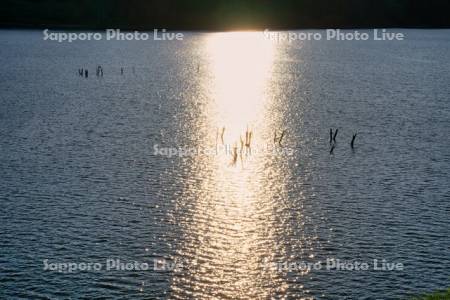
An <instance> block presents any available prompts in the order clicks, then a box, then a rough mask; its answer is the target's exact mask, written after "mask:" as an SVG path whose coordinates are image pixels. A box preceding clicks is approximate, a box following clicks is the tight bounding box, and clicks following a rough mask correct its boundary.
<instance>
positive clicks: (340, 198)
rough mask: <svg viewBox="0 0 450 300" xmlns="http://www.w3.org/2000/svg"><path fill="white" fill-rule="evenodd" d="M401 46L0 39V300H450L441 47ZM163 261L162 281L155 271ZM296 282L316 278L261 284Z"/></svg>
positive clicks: (420, 40) (415, 35) (448, 167)
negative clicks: (246, 146)
mask: <svg viewBox="0 0 450 300" xmlns="http://www.w3.org/2000/svg"><path fill="white" fill-rule="evenodd" d="M403 32H404V33H405V34H406V40H405V41H402V42H399V41H398V42H374V41H365V42H336V41H311V42H308V41H305V42H300V41H296V42H292V43H281V44H276V43H273V42H270V41H268V40H265V39H264V38H263V36H262V33H185V39H184V41H182V42H173V41H172V42H169V41H166V42H155V41H142V42H111V41H109V42H107V41H93V42H74V43H71V44H69V43H62V44H59V43H56V42H49V41H43V40H42V32H41V31H18V30H2V31H0V66H1V72H0V91H1V93H0V153H1V155H0V170H1V172H0V197H1V202H0V219H1V223H0V266H1V268H0V298H5V299H14V298H27V299H31V298H33V299H34V298H36V299H48V298H51V299H68V298H72V299H76V298H86V299H109V298H121V299H123V298H125V297H128V298H132V299H165V298H169V299H269V298H275V299H279V298H286V299H302V298H305V299H402V298H405V297H408V296H409V295H412V294H417V293H422V292H426V291H431V290H435V289H441V288H445V287H447V286H449V285H450V257H449V254H450V238H449V236H450V223H449V222H450V221H449V219H450V218H449V216H450V184H449V179H450V176H449V174H450V151H449V148H450V135H449V132H450V103H449V101H450V100H449V99H450V98H449V97H450V84H449V82H450V31H449V30H404V31H403ZM98 64H100V65H102V66H103V69H104V76H103V77H102V78H97V77H96V76H95V67H96V66H97V65H98ZM121 67H123V68H124V74H123V75H121V74H120V68H121ZM78 68H88V69H89V71H90V73H89V78H82V77H79V76H78V75H77V70H78ZM222 127H225V131H224V134H223V144H224V145H226V146H227V147H228V148H227V149H228V151H225V150H224V149H223V148H222V139H221V137H220V132H221V130H222V129H221V128H222ZM330 128H339V132H338V135H337V137H336V140H337V142H336V147H335V149H334V152H333V154H332V155H330V154H329V151H330V143H329V137H328V136H329V129H330ZM283 130H286V134H285V136H284V138H283V141H282V146H281V147H280V146H279V145H277V143H275V144H274V142H273V140H274V134H275V132H277V135H278V137H279V136H280V134H281V131H283ZM246 131H247V132H250V131H251V132H252V141H251V148H252V152H251V154H248V153H245V152H244V153H243V154H242V155H240V154H238V152H240V150H239V148H240V143H241V142H240V139H243V140H245V133H246ZM217 132H219V134H217ZM355 132H357V133H358V135H357V138H356V141H355V149H354V151H352V149H351V148H350V146H349V142H350V140H351V137H352V134H353V133H355ZM244 142H245V141H244ZM155 145H157V146H155ZM216 146H217V147H219V150H218V151H217V154H214V153H215V152H214V153H211V151H210V152H208V153H206V152H207V151H208V150H211V149H216ZM155 147H159V148H158V149H160V150H161V149H163V148H164V147H175V148H181V147H185V148H186V149H196V150H199V149H200V150H201V151H202V153H200V154H198V155H190V156H183V157H180V156H173V157H170V158H169V157H167V156H164V155H161V154H162V152H163V151H162V152H161V151H155ZM235 147H236V148H237V149H238V150H237V151H236V161H235V163H233V155H234V151H235V150H233V149H234V148H235ZM268 148H271V149H272V148H275V149H277V150H283V151H287V152H283V153H281V154H280V152H275V153H274V152H273V151H268V150H267V149H268ZM45 259H48V262H49V263H67V262H75V263H88V262H92V263H100V264H102V269H101V270H98V271H92V270H91V271H77V272H72V273H61V272H57V271H51V270H44V263H43V261H44V260H45ZM107 259H119V260H120V261H122V262H133V261H137V262H140V263H148V264H149V265H150V269H149V270H132V271H130V270H116V269H114V270H109V271H108V270H106V260H107ZM162 259H165V261H166V262H170V263H176V264H177V266H178V267H177V268H175V270H154V269H153V263H154V261H155V260H159V261H161V260H162ZM374 259H378V260H382V259H384V260H386V261H387V262H389V263H401V264H403V266H404V270H403V271H399V270H396V271H378V270H374V269H373V260H374ZM327 260H328V261H333V260H334V261H337V260H341V261H345V262H361V263H368V264H369V270H361V271H350V270H327V269H326V268H325V264H326V262H327ZM301 262H303V263H322V268H321V269H317V270H316V269H311V270H307V269H304V268H303V269H302V268H300V269H298V268H297V269H295V268H291V269H289V268H278V269H277V268H275V264H282V263H286V264H292V263H294V264H298V263H301Z"/></svg>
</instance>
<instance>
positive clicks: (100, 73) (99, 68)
mask: <svg viewBox="0 0 450 300" xmlns="http://www.w3.org/2000/svg"><path fill="white" fill-rule="evenodd" d="M131 70H132V72H133V75H136V70H135V68H134V67H132V68H131ZM120 75H124V68H123V67H121V68H120ZM78 76H81V77H84V78H88V77H89V70H88V69H85V68H81V69H78ZM95 76H97V77H103V67H102V66H100V65H98V66H97V68H96V69H95Z"/></svg>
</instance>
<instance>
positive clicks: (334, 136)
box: [330, 128, 357, 154]
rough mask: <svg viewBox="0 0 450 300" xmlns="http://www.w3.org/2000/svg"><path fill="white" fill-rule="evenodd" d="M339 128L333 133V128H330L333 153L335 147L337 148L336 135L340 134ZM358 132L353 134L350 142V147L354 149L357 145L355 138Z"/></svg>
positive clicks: (331, 152) (331, 151)
mask: <svg viewBox="0 0 450 300" xmlns="http://www.w3.org/2000/svg"><path fill="white" fill-rule="evenodd" d="M338 130H339V129H338V128H336V130H335V131H334V133H333V128H330V154H333V151H334V148H336V136H337V134H338ZM356 135H357V133H354V134H353V136H352V140H351V142H350V147H351V148H352V149H354V147H355V139H356Z"/></svg>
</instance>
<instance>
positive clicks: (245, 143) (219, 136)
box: [216, 127, 357, 166]
mask: <svg viewBox="0 0 450 300" xmlns="http://www.w3.org/2000/svg"><path fill="white" fill-rule="evenodd" d="M338 131H339V129H338V128H336V130H335V131H334V132H333V129H332V128H330V154H333V151H334V149H335V148H336V136H337V134H338ZM286 133H287V131H286V129H284V130H282V131H281V133H280V134H279V135H278V133H277V131H275V132H274V137H273V143H274V144H275V145H278V146H280V147H282V146H283V144H282V142H283V138H284V137H285V136H286ZM224 134H225V127H222V128H220V129H219V128H218V129H217V133H216V145H217V143H218V141H219V140H220V141H221V143H222V145H223V144H224ZM356 135H357V133H354V134H353V136H352V140H351V141H350V147H351V148H352V150H353V149H354V147H355V139H356ZM244 136H245V138H242V135H241V136H239V142H240V147H238V145H237V143H234V146H233V148H232V150H231V157H232V158H231V162H230V165H231V166H235V165H236V163H237V160H238V158H240V160H241V163H242V161H243V154H244V153H245V155H246V156H247V155H251V143H252V137H253V131H252V130H251V129H250V130H249V129H248V127H247V130H246V131H245V135H244ZM238 150H239V151H238Z"/></svg>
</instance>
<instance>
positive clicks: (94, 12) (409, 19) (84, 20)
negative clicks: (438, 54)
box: [0, 0, 450, 30]
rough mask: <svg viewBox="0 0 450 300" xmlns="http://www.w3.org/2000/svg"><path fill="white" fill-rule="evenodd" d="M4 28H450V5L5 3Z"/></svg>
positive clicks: (284, 0)
mask: <svg viewBox="0 0 450 300" xmlns="http://www.w3.org/2000/svg"><path fill="white" fill-rule="evenodd" d="M0 5H1V6H2V7H1V9H0V17H1V19H0V24H1V25H2V26H28V27H80V28H124V29H152V28H167V29H205V30H208V29H211V30H215V29H225V30H227V29H257V28H271V29H275V28H348V27H450V26H449V25H450V17H449V13H450V1H449V0H335V1H326V0H3V1H1V3H0Z"/></svg>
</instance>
